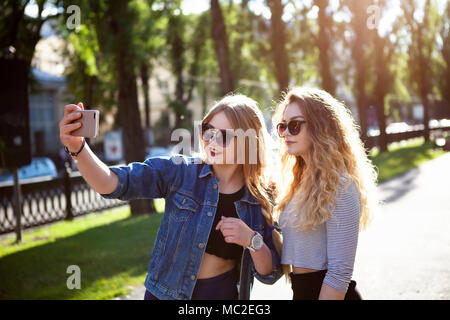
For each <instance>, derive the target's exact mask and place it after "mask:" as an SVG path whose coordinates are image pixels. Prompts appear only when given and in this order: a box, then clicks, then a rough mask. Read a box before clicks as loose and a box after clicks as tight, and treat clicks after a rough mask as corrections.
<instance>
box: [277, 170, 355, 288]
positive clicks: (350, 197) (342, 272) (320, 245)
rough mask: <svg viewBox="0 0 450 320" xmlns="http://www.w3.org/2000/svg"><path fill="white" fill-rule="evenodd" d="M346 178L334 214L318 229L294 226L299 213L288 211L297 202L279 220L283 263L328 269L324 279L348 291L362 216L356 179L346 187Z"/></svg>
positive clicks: (289, 205)
mask: <svg viewBox="0 0 450 320" xmlns="http://www.w3.org/2000/svg"><path fill="white" fill-rule="evenodd" d="M346 180H347V179H345V178H344V177H342V182H343V183H341V190H340V191H341V192H339V193H338V195H337V199H336V208H335V210H334V211H333V213H332V215H331V216H330V218H329V219H328V221H327V222H325V223H324V224H322V225H320V226H318V227H317V228H316V229H315V230H308V231H304V232H300V231H298V230H297V229H296V228H295V227H294V226H293V223H292V222H293V221H292V219H293V218H294V215H295V212H292V213H291V214H290V215H289V216H288V214H287V213H288V212H289V210H291V209H292V208H293V201H291V202H290V203H289V204H288V205H287V206H286V208H285V209H284V211H283V212H282V213H281V215H280V221H279V224H280V227H281V229H282V234H283V251H282V257H281V262H282V263H283V264H291V265H293V266H296V267H302V268H309V269H315V270H328V271H327V273H326V275H325V278H324V280H323V282H324V283H326V284H327V285H329V286H331V287H333V288H335V289H337V290H339V291H343V292H346V291H347V288H348V285H349V283H350V280H351V277H352V274H353V265H354V262H355V255H356V246H357V243H358V232H359V217H360V200H359V192H358V190H357V188H356V185H355V183H354V182H351V183H350V184H349V185H348V188H347V189H344V188H343V187H344V185H345V184H346V183H344V182H346Z"/></svg>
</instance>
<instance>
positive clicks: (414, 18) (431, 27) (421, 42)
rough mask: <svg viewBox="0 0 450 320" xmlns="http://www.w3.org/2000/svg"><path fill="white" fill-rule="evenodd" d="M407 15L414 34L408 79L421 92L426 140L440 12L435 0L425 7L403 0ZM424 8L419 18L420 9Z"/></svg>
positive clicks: (403, 7)
mask: <svg viewBox="0 0 450 320" xmlns="http://www.w3.org/2000/svg"><path fill="white" fill-rule="evenodd" d="M401 6H402V10H403V14H404V18H405V22H406V25H407V27H408V31H409V33H410V35H411V39H410V43H409V47H408V53H409V67H410V68H409V77H408V80H409V82H410V84H411V86H412V88H413V89H414V91H415V92H416V93H417V95H418V96H419V98H420V100H421V102H422V105H423V122H424V138H425V142H427V141H429V139H430V128H429V121H430V108H431V105H430V101H429V95H430V94H431V93H432V91H433V87H434V86H435V83H434V81H433V77H434V74H433V66H432V65H433V54H434V52H435V50H436V35H437V21H438V17H439V16H438V12H437V8H436V6H435V5H434V2H432V1H431V0H426V1H425V3H424V7H423V8H419V3H418V2H417V1H416V0H405V1H402V2H401ZM419 10H421V11H422V12H423V16H422V18H419V17H418V16H419V15H418V14H417V11H419Z"/></svg>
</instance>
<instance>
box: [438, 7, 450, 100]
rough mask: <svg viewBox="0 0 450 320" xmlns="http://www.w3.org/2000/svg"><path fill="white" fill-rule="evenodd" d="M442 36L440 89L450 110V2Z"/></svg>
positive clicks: (445, 13)
mask: <svg viewBox="0 0 450 320" xmlns="http://www.w3.org/2000/svg"><path fill="white" fill-rule="evenodd" d="M440 36H441V39H442V47H441V49H440V52H441V55H442V59H443V64H442V66H443V68H442V69H441V70H442V73H441V76H440V77H439V78H440V82H439V89H440V92H441V95H442V98H443V100H444V101H446V102H447V103H448V106H449V108H450V2H448V3H447V6H446V8H445V12H444V14H443V16H442V20H441V28H440Z"/></svg>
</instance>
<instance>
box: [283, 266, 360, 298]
mask: <svg viewBox="0 0 450 320" xmlns="http://www.w3.org/2000/svg"><path fill="white" fill-rule="evenodd" d="M326 273H327V270H320V271H316V272H310V273H301V274H293V273H292V272H291V273H290V274H289V276H290V278H291V283H292V291H293V293H294V296H293V300H318V299H319V294H320V289H321V288H322V283H323V279H324V278H325V275H326ZM344 300H362V298H361V295H360V294H359V292H358V291H357V290H356V282H355V281H353V280H352V281H350V283H349V286H348V289H347V293H346V294H345V298H344Z"/></svg>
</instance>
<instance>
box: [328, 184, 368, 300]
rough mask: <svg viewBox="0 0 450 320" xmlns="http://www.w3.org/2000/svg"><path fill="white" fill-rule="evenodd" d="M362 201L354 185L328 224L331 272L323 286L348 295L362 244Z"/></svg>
mask: <svg viewBox="0 0 450 320" xmlns="http://www.w3.org/2000/svg"><path fill="white" fill-rule="evenodd" d="M360 211H361V210H360V200H359V192H358V190H357V188H356V185H355V184H354V183H353V182H352V183H350V184H349V186H348V188H347V189H346V190H345V191H343V192H341V193H340V194H339V195H338V198H337V199H336V208H335V210H334V212H333V214H332V216H331V218H330V219H329V220H328V221H327V223H326V230H327V254H328V271H327V273H326V275H325V278H324V280H323V282H324V283H325V284H327V285H329V286H330V287H333V288H335V289H337V290H339V291H343V292H346V291H347V289H348V285H349V283H350V280H351V277H352V274H353V265H354V263H355V255H356V247H357V244H358V232H359V218H360Z"/></svg>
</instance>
